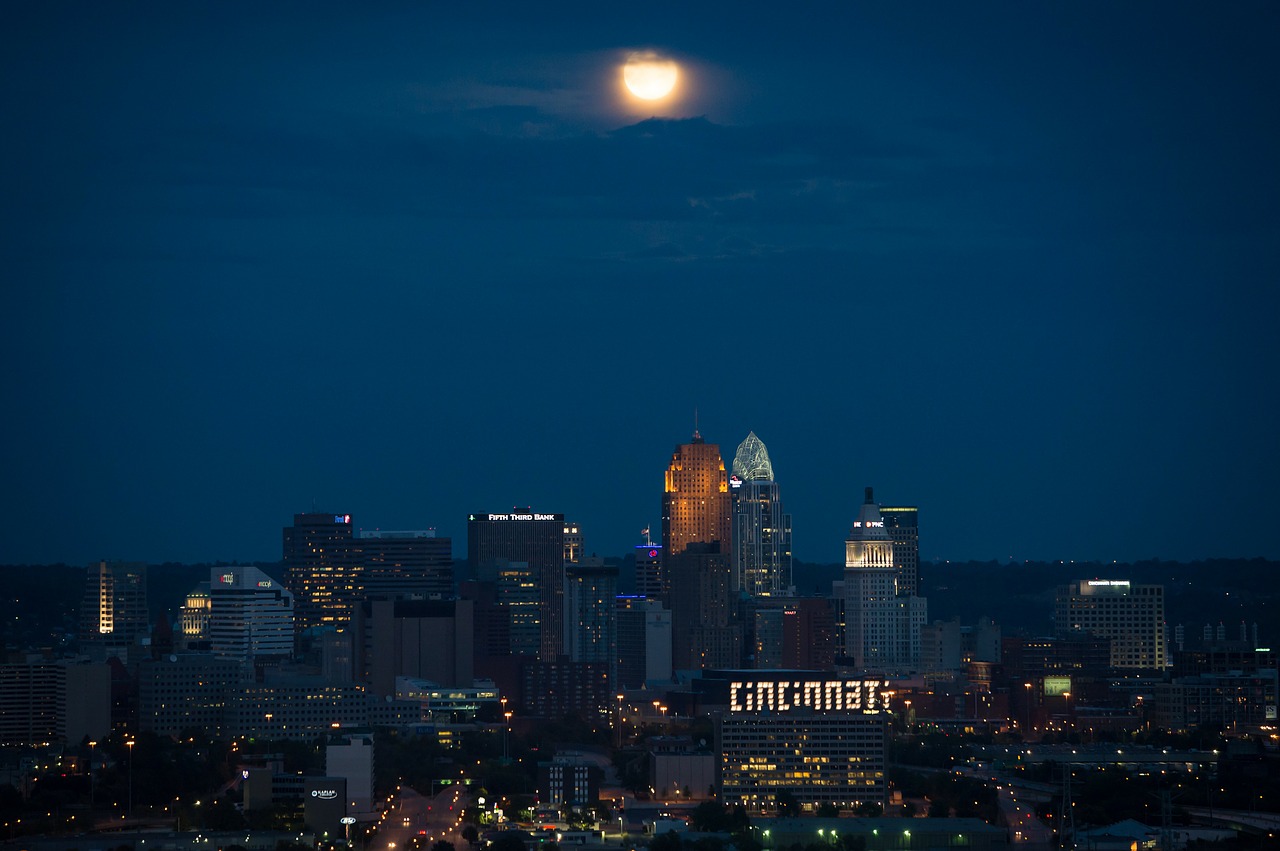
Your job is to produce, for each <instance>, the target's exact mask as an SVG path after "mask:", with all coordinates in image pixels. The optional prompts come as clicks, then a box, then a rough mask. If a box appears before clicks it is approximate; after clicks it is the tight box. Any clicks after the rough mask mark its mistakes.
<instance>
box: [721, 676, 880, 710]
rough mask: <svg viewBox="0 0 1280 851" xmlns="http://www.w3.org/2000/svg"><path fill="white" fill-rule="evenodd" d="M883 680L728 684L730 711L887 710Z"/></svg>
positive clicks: (760, 681)
mask: <svg viewBox="0 0 1280 851" xmlns="http://www.w3.org/2000/svg"><path fill="white" fill-rule="evenodd" d="M888 685H889V683H888V682H886V681H884V680H768V681H764V680H758V681H755V682H731V683H729V711H730V712H861V713H864V714H867V715H872V714H875V713H877V712H883V711H885V710H887V709H888V708H889V701H888V693H886V692H885V691H884V689H885V688H887V687H888Z"/></svg>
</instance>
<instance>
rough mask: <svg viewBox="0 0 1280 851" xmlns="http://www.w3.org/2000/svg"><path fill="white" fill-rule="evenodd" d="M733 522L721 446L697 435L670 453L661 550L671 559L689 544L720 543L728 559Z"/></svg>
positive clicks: (663, 497) (663, 494)
mask: <svg viewBox="0 0 1280 851" xmlns="http://www.w3.org/2000/svg"><path fill="white" fill-rule="evenodd" d="M732 541H733V521H732V517H731V514H730V503H729V477H728V476H727V475H726V473H725V469H724V461H723V460H722V459H721V457H720V447H719V446H718V445H717V444H714V443H707V442H705V441H704V440H703V439H702V435H701V434H699V433H698V432H696V431H695V432H694V433H693V440H692V441H691V442H689V443H682V444H680V445H679V446H677V447H676V448H675V451H674V452H672V454H671V463H670V464H668V465H667V473H666V482H665V486H664V488H663V493H662V549H663V553H664V554H665V556H666V557H667V558H668V559H670V558H672V557H674V556H677V555H679V554H680V553H682V552H684V550H685V548H686V547H688V546H689V545H690V544H694V543H701V544H709V543H713V542H715V543H719V545H720V551H721V552H722V553H724V555H725V557H726V559H727V558H728V555H729V553H730V552H731V551H732V550H731V547H732Z"/></svg>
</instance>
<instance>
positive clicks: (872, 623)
mask: <svg viewBox="0 0 1280 851" xmlns="http://www.w3.org/2000/svg"><path fill="white" fill-rule="evenodd" d="M844 546H845V561H844V594H845V600H844V614H845V631H844V639H845V640H844V650H845V655H846V656H847V657H849V659H850V660H851V661H852V664H853V665H855V666H856V667H858V668H861V669H863V670H869V671H882V672H906V671H909V670H912V669H914V668H915V667H916V666H918V664H919V660H920V629H921V627H923V626H924V624H925V623H926V621H927V618H928V610H927V603H926V601H925V600H924V599H922V598H920V597H916V596H914V595H911V594H900V593H899V589H898V565H897V562H896V560H895V558H894V542H893V539H892V538H891V537H890V536H889V532H888V530H886V528H885V521H884V517H883V516H882V515H881V513H880V506H878V505H877V504H876V502H875V499H874V497H873V494H872V490H871V488H867V490H866V499H865V501H864V502H863V504H862V507H861V509H860V510H859V511H858V517H857V519H856V520H854V521H853V528H852V529H851V530H850V531H849V537H848V538H846V539H845V545H844Z"/></svg>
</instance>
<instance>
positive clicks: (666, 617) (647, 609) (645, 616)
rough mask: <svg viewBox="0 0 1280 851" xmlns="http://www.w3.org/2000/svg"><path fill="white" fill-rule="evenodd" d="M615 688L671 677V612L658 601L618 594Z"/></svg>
mask: <svg viewBox="0 0 1280 851" xmlns="http://www.w3.org/2000/svg"><path fill="white" fill-rule="evenodd" d="M617 608H618V654H617V655H618V681H617V687H618V688H624V689H632V688H640V686H642V685H644V684H645V683H646V682H659V681H661V682H669V681H670V680H671V612H670V610H668V609H667V608H665V607H664V606H663V605H662V602H661V601H659V600H652V599H647V598H644V597H619V598H618V600H617Z"/></svg>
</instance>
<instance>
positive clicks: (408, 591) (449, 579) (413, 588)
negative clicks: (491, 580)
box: [352, 529, 453, 600]
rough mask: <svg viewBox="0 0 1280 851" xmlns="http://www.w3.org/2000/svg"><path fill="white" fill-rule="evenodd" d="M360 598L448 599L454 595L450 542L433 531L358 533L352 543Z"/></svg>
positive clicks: (451, 545)
mask: <svg viewBox="0 0 1280 851" xmlns="http://www.w3.org/2000/svg"><path fill="white" fill-rule="evenodd" d="M352 559H353V561H355V562H356V564H357V565H358V566H359V568H360V574H359V578H360V590H361V594H360V596H361V599H364V600H391V599H411V600H447V599H449V598H450V597H452V596H453V541H452V540H450V539H449V538H438V537H436V530H435V529H420V530H413V531H403V532H392V531H381V530H378V531H373V532H360V533H359V534H358V535H357V536H356V539H355V541H354V543H353V555H352Z"/></svg>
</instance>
